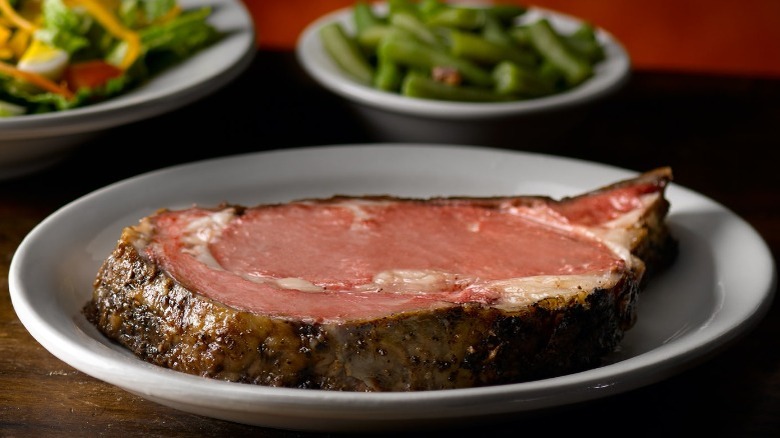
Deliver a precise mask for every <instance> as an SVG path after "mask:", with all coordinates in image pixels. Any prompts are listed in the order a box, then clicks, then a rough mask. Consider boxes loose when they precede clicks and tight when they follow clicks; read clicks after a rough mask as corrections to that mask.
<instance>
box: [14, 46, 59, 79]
mask: <svg viewBox="0 0 780 438" xmlns="http://www.w3.org/2000/svg"><path fill="white" fill-rule="evenodd" d="M68 59H69V56H68V53H67V52H66V51H64V50H62V49H59V48H57V47H53V46H50V45H49V44H46V43H45V42H43V41H40V40H33V41H32V43H30V47H28V48H27V50H26V51H25V52H24V54H23V55H22V57H21V58H20V59H19V62H18V63H17V65H16V67H17V68H18V69H19V70H23V71H26V72H30V73H37V74H39V75H41V76H45V77H47V78H49V79H51V80H53V81H57V80H59V79H60V77H62V73H63V72H64V71H65V67H66V66H67V65H68Z"/></svg>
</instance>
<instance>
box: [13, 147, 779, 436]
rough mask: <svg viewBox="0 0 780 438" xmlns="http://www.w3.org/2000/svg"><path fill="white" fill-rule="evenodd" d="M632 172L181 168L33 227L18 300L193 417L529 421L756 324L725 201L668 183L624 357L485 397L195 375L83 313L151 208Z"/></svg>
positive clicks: (77, 348) (688, 359)
mask: <svg viewBox="0 0 780 438" xmlns="http://www.w3.org/2000/svg"><path fill="white" fill-rule="evenodd" d="M648 170H649V169H648ZM635 175H636V172H632V171H628V170H624V169H620V168H615V167H610V166H606V165H602V164H597V163H592V162H587V161H579V160H575V159H568V158H559V157H552V156H547V155H540V154H531V153H522V152H512V151H506V150H498V149H486V148H478V147H469V146H446V145H424V144H374V145H332V146H320V147H310V148H298V149H291V150H279V151H269V152H262V153H253V154H246V155H241V156H234V157H225V158H219V159H213V160H208V161H202V162H197V163H190V164H185V165H180V166H176V167H171V168H167V169H162V170H159V171H154V172H150V173H147V174H143V175H140V176H137V177H134V178H130V179H128V180H125V181H121V182H118V183H115V184H113V185H110V186H107V187H105V188H103V189H100V190H97V191H95V192H93V193H91V194H88V195H86V196H84V197H82V198H80V199H77V200H75V201H73V202H71V203H69V204H68V205H65V206H64V207H62V208H61V209H59V210H58V211H56V212H55V213H53V214H52V215H51V216H49V217H48V218H46V219H45V220H44V221H42V222H41V223H40V224H39V225H38V226H36V227H35V228H34V229H33V230H32V231H31V232H30V233H29V235H27V236H26V237H25V239H24V240H23V241H22V243H21V245H20V246H19V248H18V250H17V252H16V253H15V256H14V258H13V260H12V261H11V268H10V276H9V287H10V291H11V299H12V303H13V306H14V309H15V311H16V313H17V315H18V316H19V319H20V320H21V321H22V323H23V324H24V325H25V327H26V328H27V330H28V331H29V332H30V333H31V334H32V336H33V337H34V338H35V339H36V340H37V341H38V342H39V343H40V344H41V345H43V346H44V347H45V348H46V349H48V350H49V351H50V352H51V353H52V354H54V355H55V356H56V357H58V358H59V359H61V360H63V361H64V362H66V363H68V364H69V365H71V366H73V367H74V368H76V369H78V370H80V371H83V372H84V373H87V374H89V375H91V376H93V377H96V378H98V379H101V380H104V381H106V382H108V383H111V384H113V385H116V386H118V387H120V388H123V389H125V390H127V391H129V392H132V393H134V394H137V395H140V396H141V397H144V398H147V399H149V400H152V401H155V402H158V403H161V404H163V405H167V406H171V407H174V408H177V409H180V410H183V411H187V412H191V413H196V414H200V415H205V416H210V417H215V418H220V419H224V420H231V421H236V422H240V423H246V424H252V425H259V426H267V427H274V428H284V429H296V430H317V431H348V430H385V431H386V430H392V429H402V428H413V427H420V426H423V425H426V426H435V425H437V424H447V425H452V424H455V423H456V422H459V421H460V422H464V421H476V420H479V419H483V418H487V417H488V416H492V415H517V414H519V413H523V412H525V413H532V412H533V411H536V410H540V409H544V408H550V407H556V406H562V405H567V404H571V403H576V402H582V401H586V400H591V399H596V398H600V397H605V396H608V395H612V394H617V393H620V392H624V391H628V390H631V389H634V388H637V387H640V386H643V385H647V384H650V383H654V382H656V381H659V380H661V379H665V378H667V377H669V376H671V375H673V374H675V373H678V372H680V371H682V370H684V369H686V368H688V367H691V366H693V365H694V364H695V363H697V362H698V361H700V360H703V359H705V358H707V357H709V356H711V355H713V354H715V353H716V352H717V351H719V350H720V349H722V348H724V347H726V346H727V345H728V344H729V343H730V342H732V341H733V340H735V339H737V338H738V337H739V336H741V335H743V334H744V333H746V332H747V331H748V330H749V329H751V328H753V327H754V326H755V325H756V324H757V323H758V321H759V320H760V319H761V318H762V317H763V316H764V314H765V313H766V312H767V310H768V307H769V304H770V302H771V298H772V295H773V293H774V285H775V283H776V272H775V266H774V262H773V260H772V256H771V253H770V252H769V249H768V247H767V245H766V243H765V242H764V241H763V240H762V238H761V237H760V236H759V235H758V234H757V233H756V232H755V230H754V229H753V228H751V227H750V226H749V224H747V223H746V222H745V221H744V220H742V219H740V218H739V217H737V216H735V215H734V214H733V213H732V212H730V211H729V210H727V209H725V208H724V207H723V206H721V205H719V204H718V203H716V202H714V201H712V200H710V199H708V198H706V197H704V196H702V195H700V194H697V193H695V192H692V191H690V190H688V189H685V188H684V187H680V186H678V185H676V184H671V185H670V186H669V188H668V192H667V194H668V198H669V200H670V202H671V211H670V215H669V218H668V220H669V223H670V225H671V227H672V230H673V232H674V234H675V235H676V236H677V237H678V238H679V240H680V250H681V252H680V256H679V259H678V260H677V262H676V263H675V264H674V266H672V268H671V269H670V270H668V271H667V272H665V273H663V274H662V275H660V276H659V277H657V278H655V279H654V281H653V282H652V283H651V284H650V287H649V288H648V289H647V290H646V291H645V292H644V293H643V295H642V297H641V301H640V304H639V317H638V322H637V324H636V326H635V327H634V328H633V329H631V330H630V331H629V332H628V333H627V336H626V338H625V339H624V341H623V342H622V348H621V350H620V351H619V352H616V353H615V354H614V355H613V356H612V357H610V358H609V361H608V364H606V365H604V366H602V367H599V368H596V369H593V370H589V371H584V372H580V373H575V374H570V375H566V376H562V377H556V378H551V379H545V380H539V381H533V382H527V383H519V384H511V385H503V386H493V387H485V388H471V389H456V390H443V391H426V392H413V393H354V392H333V391H322V390H304V389H290V388H270V387H263V386H255V385H250V384H241V383H230V382H223V381H217V380H212V379H207V378H201V377H197V376H192V375H187V374H184V373H180V372H176V371H172V370H169V369H165V368H161V367H158V366H154V365H151V364H148V363H146V362H143V361H142V360H140V359H137V358H136V357H134V356H133V355H132V354H131V353H129V352H128V351H127V350H125V349H123V348H122V347H119V346H118V345H116V344H114V343H112V342H109V341H108V340H107V339H106V338H104V337H103V336H102V335H101V334H100V333H99V332H98V331H97V330H96V329H95V328H94V327H93V326H91V325H90V324H89V323H88V322H87V321H86V319H85V318H84V317H83V315H82V314H81V308H82V306H83V305H84V304H86V302H87V301H88V300H89V299H90V297H91V293H92V286H91V285H92V280H93V278H94V276H95V274H96V273H97V270H98V267H99V265H100V263H101V262H102V261H103V259H104V258H105V257H107V256H108V254H109V253H110V252H111V250H112V249H113V247H114V245H115V244H116V241H117V239H118V238H119V235H120V232H121V230H122V227H124V226H126V225H131V224H135V223H136V222H137V221H138V220H139V219H140V218H141V217H143V216H146V215H148V214H151V213H152V212H154V211H155V210H156V209H158V208H160V207H169V208H179V207H181V208H183V207H188V206H190V205H192V204H193V203H198V204H202V205H210V204H217V203H220V202H223V201H228V202H236V203H242V204H247V205H252V204H258V203H267V202H279V201H285V200H291V199H294V198H303V197H321V196H330V195H333V194H337V193H339V194H355V195H360V194H395V195H400V196H434V195H468V196H489V195H515V194H545V195H551V196H555V197H560V196H564V195H575V194H579V193H581V192H584V191H587V190H591V189H595V188H598V187H601V186H603V185H606V184H609V183H612V182H615V181H618V180H621V179H625V178H629V177H633V176H635ZM399 420H403V421H399Z"/></svg>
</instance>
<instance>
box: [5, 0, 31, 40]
mask: <svg viewBox="0 0 780 438" xmlns="http://www.w3.org/2000/svg"><path fill="white" fill-rule="evenodd" d="M0 12H2V13H3V16H5V18H7V19H8V20H9V21H11V23H13V24H14V25H15V26H16V27H18V28H20V29H24V30H26V31H27V32H30V33H32V32H35V31H36V29H38V26H36V25H34V24H33V23H30V22H29V21H27V20H25V19H24V18H22V16H21V15H19V14H18V13H16V9H14V8H13V6H11V4H10V3H8V0H0Z"/></svg>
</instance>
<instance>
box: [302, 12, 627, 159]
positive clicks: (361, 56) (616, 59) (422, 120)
mask: <svg viewBox="0 0 780 438" xmlns="http://www.w3.org/2000/svg"><path fill="white" fill-rule="evenodd" d="M296 57H297V60H298V62H299V64H300V65H301V66H302V68H303V70H304V71H305V72H306V73H308V75H309V76H310V77H311V78H312V79H313V80H314V81H316V82H317V83H318V84H319V85H321V86H323V87H324V88H325V89H327V90H329V91H330V92H333V93H335V94H336V95H339V96H341V97H343V98H344V99H346V100H347V102H349V105H350V106H351V107H352V108H354V109H355V114H356V115H357V117H358V120H360V121H361V123H363V124H364V127H365V128H366V131H367V132H368V133H369V134H370V135H372V136H373V137H374V139H376V140H378V141H403V142H409V141H413V142H434V143H470V144H485V145H497V146H513V147H521V148H522V147H524V146H528V147H530V146H531V144H530V142H539V141H541V140H542V139H544V138H552V137H553V136H555V135H556V134H558V133H561V132H563V131H565V130H566V129H568V128H570V127H572V126H573V125H574V124H576V123H577V121H578V120H581V118H582V116H583V115H584V114H585V113H586V112H587V110H588V109H589V108H590V107H591V106H592V105H593V104H595V103H597V102H599V101H601V100H602V99H603V98H605V97H607V96H609V95H610V94H612V93H614V92H616V91H617V90H619V89H620V88H621V87H622V86H623V85H624V84H625V83H626V81H627V79H628V77H629V74H630V69H631V60H630V57H629V55H628V53H627V52H626V50H625V49H624V47H623V46H622V45H621V43H620V42H619V41H618V40H617V39H616V38H615V37H614V36H612V35H611V34H610V33H609V32H607V31H606V30H604V29H602V28H598V27H596V26H594V25H592V24H591V23H589V22H587V21H585V20H583V19H579V18H577V17H574V16H571V15H567V14H564V13H560V12H557V11H553V10H549V9H545V8H539V7H534V6H526V5H521V4H519V3H511V4H510V3H501V4H486V3H485V2H481V3H464V2H458V3H454V2H447V1H445V0H389V1H383V2H368V1H367V0H357V1H356V2H355V3H354V4H353V5H352V6H350V7H347V8H343V9H340V10H336V11H333V12H331V13H329V14H326V15H324V16H322V17H320V18H319V19H317V20H315V21H313V22H312V23H310V24H309V25H308V26H307V27H306V28H305V29H304V30H303V32H302V33H301V35H300V37H299V39H298V43H297V46H296Z"/></svg>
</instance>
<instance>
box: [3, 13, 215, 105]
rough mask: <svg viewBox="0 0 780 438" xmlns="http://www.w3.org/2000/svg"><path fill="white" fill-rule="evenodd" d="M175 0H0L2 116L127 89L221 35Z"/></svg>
mask: <svg viewBox="0 0 780 438" xmlns="http://www.w3.org/2000/svg"><path fill="white" fill-rule="evenodd" d="M210 14H211V7H210V6H203V7H199V8H196V9H183V8H182V6H181V5H180V4H179V2H178V1H177V0H0V117H8V116H21V115H26V114H41V113H48V112H55V111H64V110H68V109H73V108H77V107H82V106H86V105H90V104H94V103H97V102H101V101H105V100H107V99H110V98H111V97H113V96H117V95H119V94H122V93H126V92H127V91H128V90H130V89H132V88H134V87H137V86H138V85H140V84H142V83H143V82H145V81H146V80H148V79H149V78H150V77H152V76H153V75H155V74H156V73H158V72H160V71H162V70H164V69H165V68H167V67H169V66H171V65H173V64H175V63H177V62H179V61H181V60H183V59H185V58H187V57H189V56H192V55H193V54H194V53H195V52H197V51H198V50H200V49H202V48H204V47H206V46H208V45H211V44H213V43H214V42H215V41H216V40H218V39H219V38H220V33H219V31H218V30H217V29H216V28H214V27H213V26H212V25H211V24H209V23H208V21H207V19H208V18H209V16H210Z"/></svg>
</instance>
